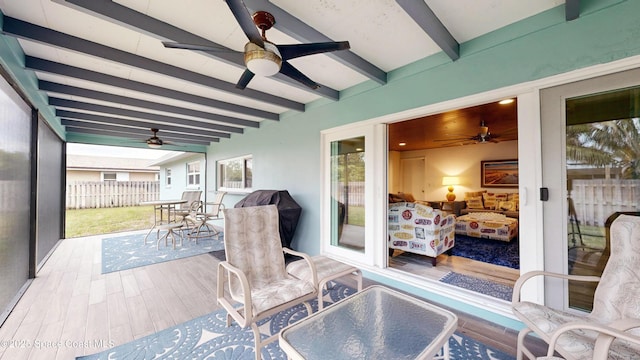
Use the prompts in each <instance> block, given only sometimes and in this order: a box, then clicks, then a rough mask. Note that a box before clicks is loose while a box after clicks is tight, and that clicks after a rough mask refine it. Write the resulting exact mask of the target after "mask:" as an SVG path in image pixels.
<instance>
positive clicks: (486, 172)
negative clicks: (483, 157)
mask: <svg viewBox="0 0 640 360" xmlns="http://www.w3.org/2000/svg"><path fill="white" fill-rule="evenodd" d="M480 184H481V185H480V186H482V187H505V188H507V187H518V160H491V161H482V162H481V163H480Z"/></svg>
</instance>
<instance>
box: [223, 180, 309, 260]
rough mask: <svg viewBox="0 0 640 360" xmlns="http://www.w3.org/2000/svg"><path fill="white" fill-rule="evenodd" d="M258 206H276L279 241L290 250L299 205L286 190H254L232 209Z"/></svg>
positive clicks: (298, 217)
mask: <svg viewBox="0 0 640 360" xmlns="http://www.w3.org/2000/svg"><path fill="white" fill-rule="evenodd" d="M260 205H276V207H277V208H278V217H279V224H280V241H281V242H282V246H283V247H287V248H290V245H291V241H292V240H293V235H294V234H295V232H296V227H297V226H298V219H300V213H301V212H302V208H301V207H300V205H298V203H297V202H296V201H295V200H293V198H292V197H291V195H290V194H289V192H288V191H287V190H256V191H254V192H252V193H251V194H249V195H247V196H245V197H244V199H242V200H240V201H238V203H237V204H235V205H234V207H236V208H241V207H249V206H260Z"/></svg>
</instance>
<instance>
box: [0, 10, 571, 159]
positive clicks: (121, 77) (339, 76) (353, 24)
mask: <svg viewBox="0 0 640 360" xmlns="http://www.w3.org/2000/svg"><path fill="white" fill-rule="evenodd" d="M244 4H245V5H246V7H247V9H248V10H249V12H250V13H253V12H255V11H258V10H264V11H268V12H269V13H271V14H273V16H274V17H275V19H276V23H275V25H274V27H273V28H272V29H270V30H268V31H267V33H266V36H267V38H268V39H269V40H270V41H271V42H273V43H275V44H300V43H309V42H331V41H349V43H350V49H349V50H344V51H337V52H331V53H324V54H316V55H310V56H303V57H298V58H295V59H291V60H289V63H290V64H291V65H292V66H293V67H295V69H297V70H299V71H300V72H302V73H303V74H304V75H306V76H307V77H308V78H310V79H311V80H313V81H315V82H317V83H318V84H320V87H319V88H318V89H311V88H309V87H307V86H305V85H303V84H302V83H300V82H297V81H295V80H292V79H291V78H289V77H287V76H284V75H282V74H276V75H275V76H272V77H258V76H256V77H254V78H253V79H252V80H251V82H250V83H249V84H248V86H247V87H246V88H245V89H238V88H236V83H237V82H238V79H240V77H241V75H242V74H243V72H244V70H245V68H246V67H245V64H244V61H243V51H244V45H245V43H246V42H247V37H246V36H245V33H244V32H243V31H242V29H241V28H240V26H239V25H238V21H237V20H236V18H235V17H234V16H233V13H232V11H231V10H230V8H229V6H228V5H227V3H226V1H223V0H191V1H175V0H118V1H109V0H66V1H65V0H0V10H2V13H3V14H4V18H3V21H2V32H3V34H4V35H5V36H8V37H11V38H15V39H17V42H18V44H19V46H20V47H21V48H22V50H23V52H24V54H25V68H26V69H27V70H28V71H33V72H34V73H35V76H36V77H37V86H38V88H39V90H40V91H41V92H42V93H44V94H45V95H46V97H47V99H48V100H47V101H48V104H47V105H48V106H50V107H51V108H52V111H54V112H55V116H56V117H58V118H59V119H60V121H61V124H62V125H64V128H65V131H66V136H67V140H68V141H72V142H73V141H82V142H91V143H108V144H120V145H123V146H127V145H135V144H139V143H141V142H142V143H144V140H145V139H146V138H148V137H149V136H150V135H151V133H150V129H151V128H157V129H159V133H158V136H159V137H161V138H162V139H164V140H167V141H171V142H173V143H176V144H177V145H178V146H177V147H171V146H169V147H168V148H173V149H177V150H179V149H180V146H185V145H208V144H209V143H210V142H219V141H221V139H228V138H233V137H236V136H242V134H243V133H244V132H245V131H247V130H248V129H252V128H253V129H258V128H260V126H261V124H262V123H263V122H265V121H266V122H271V121H278V120H279V118H280V116H281V115H282V114H284V113H287V112H304V111H305V107H306V105H307V104H309V103H311V102H314V101H316V100H319V99H328V100H329V101H340V94H341V91H343V90H345V89H348V88H350V87H353V86H355V85H358V84H360V83H363V82H367V81H370V82H373V83H374V84H376V86H385V84H386V82H387V74H388V73H389V72H391V71H393V70H395V69H398V68H400V67H403V66H405V65H408V64H410V63H413V62H415V61H418V60H420V59H423V58H426V57H429V56H431V55H434V54H436V53H440V52H444V54H446V56H448V58H449V59H450V61H452V62H453V61H456V60H458V58H459V57H460V56H461V55H460V45H459V44H461V43H464V42H466V41H469V40H471V39H474V38H476V37H478V36H481V35H483V34H486V33H489V32H491V31H493V30H496V29H499V28H501V27H504V26H507V25H509V24H512V23H514V22H517V21H519V20H522V19H525V18H528V17H530V16H533V15H536V14H538V13H541V12H544V11H547V10H550V9H552V8H556V7H558V6H563V10H564V13H565V16H566V20H567V21H570V20H572V19H575V18H577V17H578V16H579V14H580V13H579V8H580V6H579V0H566V1H563V0H537V1H513V0H475V1H450V0H426V1H425V0H395V1H394V0H376V1H365V0H357V1H342V0H305V1H299V0H273V1H267V0H245V1H244ZM163 41H174V42H180V43H188V44H197V45H203V46H210V47H216V48H219V49H220V51H217V52H204V51H196V50H183V49H171V48H165V47H164V46H163V44H162V42H163ZM473 122H474V123H478V121H477V119H476V120H473ZM494 125H495V126H498V125H497V124H494ZM433 126H437V125H436V124H433ZM476 126H479V123H478V124H477V125H476ZM489 126H491V123H490V122H489ZM491 131H493V130H491ZM468 133H470V134H471V135H473V134H475V131H473V130H470V131H465V132H464V134H468ZM196 148H197V147H196ZM200 149H204V147H201V148H200Z"/></svg>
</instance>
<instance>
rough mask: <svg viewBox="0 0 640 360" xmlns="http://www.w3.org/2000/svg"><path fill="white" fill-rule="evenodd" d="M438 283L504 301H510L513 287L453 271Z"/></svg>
mask: <svg viewBox="0 0 640 360" xmlns="http://www.w3.org/2000/svg"><path fill="white" fill-rule="evenodd" d="M440 281H441V282H443V283H446V284H451V285H454V286H457V287H461V288H463V289H467V290H471V291H475V292H479V293H481V294H485V295H489V296H493V297H495V298H498V299H502V300H506V301H511V296H512V294H513V287H511V286H507V285H503V284H498V283H496V282H493V281H489V280H484V279H478V278H475V277H473V276H467V275H463V274H458V273H456V272H453V271H451V272H449V273H447V274H446V275H445V276H443V277H442V278H441V279H440Z"/></svg>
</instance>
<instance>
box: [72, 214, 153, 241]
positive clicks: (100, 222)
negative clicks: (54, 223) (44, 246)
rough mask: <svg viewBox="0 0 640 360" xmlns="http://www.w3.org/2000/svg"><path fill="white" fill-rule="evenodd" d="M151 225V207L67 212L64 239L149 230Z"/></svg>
mask: <svg viewBox="0 0 640 360" xmlns="http://www.w3.org/2000/svg"><path fill="white" fill-rule="evenodd" d="M152 224H153V206H132V207H122V208H104V209H80V210H67V212H66V236H65V238H73V237H80V236H88V235H98V234H108V233H114V232H120V231H131V230H142V229H149V228H150V227H151V225H152Z"/></svg>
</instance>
